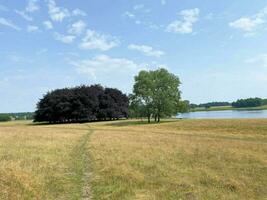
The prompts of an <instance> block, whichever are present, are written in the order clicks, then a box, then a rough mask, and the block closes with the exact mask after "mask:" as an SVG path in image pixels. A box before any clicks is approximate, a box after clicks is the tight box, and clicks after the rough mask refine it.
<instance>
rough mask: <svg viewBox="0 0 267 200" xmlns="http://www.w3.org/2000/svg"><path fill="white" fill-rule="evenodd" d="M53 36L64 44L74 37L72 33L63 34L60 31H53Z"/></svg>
mask: <svg viewBox="0 0 267 200" xmlns="http://www.w3.org/2000/svg"><path fill="white" fill-rule="evenodd" d="M54 38H55V39H56V40H58V41H60V42H63V43H65V44H70V43H72V42H73V41H74V39H75V38H76V37H75V36H73V35H63V34H60V33H55V34H54Z"/></svg>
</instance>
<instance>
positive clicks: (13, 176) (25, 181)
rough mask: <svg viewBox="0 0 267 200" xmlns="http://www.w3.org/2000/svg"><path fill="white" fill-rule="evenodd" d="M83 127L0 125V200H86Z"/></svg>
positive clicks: (87, 133) (85, 129)
mask: <svg viewBox="0 0 267 200" xmlns="http://www.w3.org/2000/svg"><path fill="white" fill-rule="evenodd" d="M90 134H91V131H88V127H87V126H86V125H80V124H73V125H42V126H32V125H31V124H27V123H22V122H20V123H17V122H15V123H13V122H9V123H4V124H0V163H1V165H0V199H1V200H2V199H3V200H21V199H22V200H24V199H25V200H31V199H34V200H36V199H37V200H38V199H40V200H43V199H44V200H46V199H49V200H50V199H51V200H55V199H75V200H76V199H77V200H78V199H88V198H89V196H90V190H89V187H88V183H89V180H88V179H89V176H88V173H90V171H89V172H88V171H87V170H89V166H90V165H89V160H88V159H89V158H88V156H89V153H88V151H89V149H88V142H89V136H90Z"/></svg>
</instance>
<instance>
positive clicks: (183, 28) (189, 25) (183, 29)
mask: <svg viewBox="0 0 267 200" xmlns="http://www.w3.org/2000/svg"><path fill="white" fill-rule="evenodd" d="M199 13H200V10H199V9H198V8H194V9H188V10H182V11H181V12H180V13H179V15H180V16H181V17H182V20H175V21H173V22H171V23H170V24H169V25H168V26H167V28H166V31H167V32H172V33H181V34H187V33H192V32H193V25H194V24H195V23H196V22H197V21H198V18H199Z"/></svg>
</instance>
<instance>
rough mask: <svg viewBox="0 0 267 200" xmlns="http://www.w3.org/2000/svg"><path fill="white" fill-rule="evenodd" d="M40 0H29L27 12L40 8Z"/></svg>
mask: <svg viewBox="0 0 267 200" xmlns="http://www.w3.org/2000/svg"><path fill="white" fill-rule="evenodd" d="M37 2H38V0H29V1H28V5H27V6H26V8H25V11H26V12H30V13H31V12H35V11H38V10H39V9H40V7H39V5H38V4H37Z"/></svg>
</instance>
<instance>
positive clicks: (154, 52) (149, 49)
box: [128, 44, 164, 57]
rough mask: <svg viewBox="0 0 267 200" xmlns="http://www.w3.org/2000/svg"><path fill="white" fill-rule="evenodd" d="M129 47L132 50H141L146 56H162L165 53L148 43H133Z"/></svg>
mask: <svg viewBox="0 0 267 200" xmlns="http://www.w3.org/2000/svg"><path fill="white" fill-rule="evenodd" d="M128 48H129V49H131V50H136V51H139V52H141V53H143V54H144V55H146V56H153V57H160V56H162V55H164V52H163V51H159V50H155V49H153V47H150V46H147V45H136V44H131V45H129V46H128Z"/></svg>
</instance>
